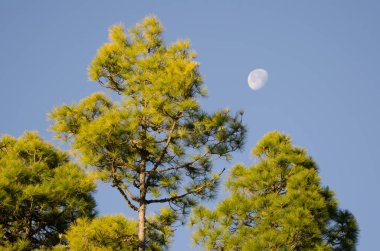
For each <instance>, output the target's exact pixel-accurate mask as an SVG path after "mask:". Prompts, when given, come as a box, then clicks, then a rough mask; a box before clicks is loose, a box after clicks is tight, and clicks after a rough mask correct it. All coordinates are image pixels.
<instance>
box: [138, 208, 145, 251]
mask: <svg viewBox="0 0 380 251" xmlns="http://www.w3.org/2000/svg"><path fill="white" fill-rule="evenodd" d="M145 211H146V204H145V203H140V208H139V251H145V248H146V245H145Z"/></svg>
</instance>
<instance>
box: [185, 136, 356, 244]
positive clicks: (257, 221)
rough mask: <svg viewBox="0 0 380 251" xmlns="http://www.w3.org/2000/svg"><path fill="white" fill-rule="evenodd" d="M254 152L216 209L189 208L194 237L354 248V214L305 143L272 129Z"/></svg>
mask: <svg viewBox="0 0 380 251" xmlns="http://www.w3.org/2000/svg"><path fill="white" fill-rule="evenodd" d="M253 155H254V156H255V157H256V158H257V162H256V163H255V164H254V165H253V166H251V167H246V166H244V165H242V164H238V165H236V166H235V167H234V168H233V169H232V171H231V173H230V175H229V177H228V180H227V188H228V190H229V191H230V195H229V197H227V198H226V199H225V200H223V201H222V202H220V203H219V204H218V205H217V207H216V208H215V209H214V210H210V209H207V208H204V207H198V208H197V209H195V210H194V211H193V215H192V220H191V221H192V224H195V225H196V231H195V232H194V235H193V237H194V240H195V242H196V243H198V244H200V245H202V246H204V247H205V248H206V250H247V251H248V250H258V251H259V250H355V245H356V240H357V234H358V227H357V224H356V221H355V218H354V217H353V215H352V214H351V213H350V212H348V211H342V210H340V209H338V206H337V205H338V203H337V201H336V199H335V198H334V194H333V192H332V191H330V190H329V189H328V188H324V187H322V186H321V183H320V177H319V175H318V172H317V166H316V163H315V162H314V161H313V160H312V158H311V157H310V156H308V155H307V153H306V151H305V150H304V149H302V148H298V147H294V146H293V145H292V143H291V140H290V138H289V137H288V136H286V135H284V134H281V133H278V132H271V133H268V134H267V135H265V136H264V137H263V139H261V140H260V141H259V142H258V144H257V146H256V147H255V148H254V149H253Z"/></svg>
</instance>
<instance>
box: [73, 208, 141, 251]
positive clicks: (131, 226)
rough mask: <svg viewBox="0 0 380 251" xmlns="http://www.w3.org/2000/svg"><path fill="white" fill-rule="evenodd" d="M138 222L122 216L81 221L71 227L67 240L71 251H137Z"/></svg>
mask: <svg viewBox="0 0 380 251" xmlns="http://www.w3.org/2000/svg"><path fill="white" fill-rule="evenodd" d="M136 233H137V222H136V221H133V220H129V219H128V218H126V217H124V216H122V215H115V216H100V217H97V218H94V219H93V220H91V219H86V218H84V219H79V220H77V222H76V223H75V224H74V225H72V226H71V228H70V229H69V231H68V232H67V235H66V238H67V241H68V243H69V247H70V250H74V251H75V250H77V251H95V250H99V251H100V250H102V251H113V250H115V251H117V250H131V251H132V250H136V247H137V246H138V239H137V234H136Z"/></svg>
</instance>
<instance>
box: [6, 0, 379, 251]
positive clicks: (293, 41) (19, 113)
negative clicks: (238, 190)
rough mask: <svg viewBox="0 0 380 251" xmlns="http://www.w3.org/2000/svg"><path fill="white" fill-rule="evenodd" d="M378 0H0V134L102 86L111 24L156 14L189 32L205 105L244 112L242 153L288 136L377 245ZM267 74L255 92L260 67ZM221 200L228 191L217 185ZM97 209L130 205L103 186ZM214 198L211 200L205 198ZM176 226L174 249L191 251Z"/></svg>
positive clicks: (26, 126) (40, 127)
mask: <svg viewBox="0 0 380 251" xmlns="http://www.w3.org/2000/svg"><path fill="white" fill-rule="evenodd" d="M379 13H380V2H379V1H348V0H344V1H343V0H334V1H331V0H329V1H328V0H322V1H301V0H298V1H295V0H288V1H243V0H241V1H211V0H207V1H185V0H183V1H174V0H173V1H138V3H137V1H121V0H120V1H93V0H92V1H89V0H87V1H71V0H67V1H41V0H35V1H17V0H16V1H1V2H0V86H1V89H0V115H1V117H0V118H1V123H0V134H4V133H7V134H11V135H14V136H19V135H21V134H22V133H23V132H24V131H25V130H37V131H39V132H40V134H41V135H42V136H43V137H44V138H45V139H46V140H49V141H51V142H54V143H55V144H56V145H57V146H59V147H63V148H64V147H65V145H63V144H62V143H59V142H57V141H53V139H52V136H53V135H52V134H51V133H49V132H48V131H47V128H48V126H49V122H48V121H47V119H46V113H47V112H49V111H51V109H52V108H53V107H54V106H59V105H61V104H62V103H71V102H74V101H78V100H80V99H81V98H83V97H85V96H87V95H89V94H90V93H92V92H95V91H99V90H101V88H100V87H98V86H97V84H95V83H91V82H89V81H88V80H87V66H88V64H89V62H90V61H91V59H92V58H93V57H94V56H95V53H96V50H97V48H99V47H100V46H101V45H102V44H103V43H104V42H106V41H107V29H108V28H109V27H110V26H111V25H112V24H117V23H124V24H125V25H126V26H127V27H129V26H131V25H134V24H135V23H136V22H139V21H141V20H142V19H143V18H144V17H145V16H146V15H149V14H155V15H157V16H158V17H159V18H160V19H161V21H162V22H163V25H164V27H165V30H166V31H165V35H164V36H165V39H166V41H167V42H168V43H170V42H173V41H174V40H176V39H177V38H189V39H190V40H191V41H192V47H193V48H194V49H195V50H196V51H197V52H198V55H199V57H198V60H199V62H200V63H201V68H200V69H201V72H202V74H203V76H204V78H205V84H206V86H207V88H208V90H209V92H208V94H209V97H208V98H207V99H205V100H202V104H203V105H204V107H205V108H206V109H207V110H210V111H212V110H215V109H218V108H224V107H229V108H231V110H238V109H242V110H244V111H245V115H244V122H245V123H246V125H247V126H248V127H249V134H248V140H247V144H246V147H245V151H244V152H241V153H237V154H235V155H234V159H233V161H232V162H231V163H225V162H222V163H218V165H221V166H225V167H231V166H232V165H233V163H236V162H244V163H246V164H250V163H251V162H252V159H251V158H250V155H249V153H250V149H251V148H252V147H253V146H254V144H255V143H256V142H257V140H258V139H259V138H261V137H262V136H263V135H264V134H265V133H266V132H268V131H271V130H279V131H282V132H286V133H288V134H290V135H291V136H292V138H293V141H294V143H295V144H297V145H299V146H303V147H305V148H307V149H308V151H309V153H310V154H311V155H312V156H313V157H314V159H315V160H316V161H317V163H318V164H319V168H320V174H321V176H322V181H323V184H324V185H329V186H330V187H331V188H332V189H333V190H334V191H335V192H336V194H337V197H338V198H339V201H340V203H341V207H343V208H346V209H349V210H350V211H352V212H353V213H354V215H355V216H356V218H357V219H358V222H359V225H360V230H361V232H360V243H359V250H375V249H376V248H377V247H378V240H377V239H378V226H379V225H380V220H379V217H378V212H380V200H379V199H380V197H379V192H380V189H379V180H380V170H379V167H378V160H377V155H378V152H379V150H380V149H379V148H380V147H379V142H380V132H379V128H380V113H379V107H380V98H379V97H380V87H379V84H380V75H379V58H380V30H379V23H380V15H379ZM259 67H260V68H264V69H266V70H267V71H268V72H269V81H268V83H267V85H266V86H265V87H264V88H263V89H261V90H260V91H258V92H253V91H251V90H250V89H249V88H248V85H247V76H248V73H249V72H250V71H251V70H252V69H254V68H259ZM220 193H221V195H220V196H221V197H223V195H225V192H224V191H223V189H221V190H220ZM96 198H97V201H98V210H99V212H100V213H101V214H106V213H117V212H125V213H128V212H129V211H127V210H125V204H124V203H123V202H122V199H121V198H120V197H119V195H118V194H116V193H114V192H112V191H111V190H110V189H108V188H106V187H104V186H100V187H99V191H98V193H97V195H96ZM209 204H210V205H212V203H209ZM189 234H190V230H189V229H186V228H180V229H179V230H178V231H177V234H176V241H175V243H174V244H173V248H172V250H192V249H193V248H192V247H191V240H190V238H189Z"/></svg>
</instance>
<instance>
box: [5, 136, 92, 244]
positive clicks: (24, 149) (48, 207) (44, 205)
mask: <svg viewBox="0 0 380 251" xmlns="http://www.w3.org/2000/svg"><path fill="white" fill-rule="evenodd" d="M94 189H95V184H94V182H93V180H91V179H90V178H88V177H87V176H86V175H85V174H84V172H83V171H82V170H81V168H79V167H78V166H77V165H76V164H75V163H73V162H71V161H69V158H68V156H67V155H66V154H65V153H64V152H61V151H59V150H57V149H56V148H54V147H53V146H52V145H50V144H48V143H46V142H44V141H43V140H42V139H41V138H39V137H38V135H37V133H34V132H26V133H25V135H23V136H21V137H20V138H18V139H15V138H13V137H11V136H3V137H2V138H1V139H0V246H1V247H3V249H7V248H8V249H9V250H30V249H31V248H38V247H51V246H53V245H55V244H57V243H58V242H59V234H60V233H63V232H64V231H65V230H66V229H67V228H68V227H69V225H70V223H71V222H73V221H74V220H75V219H77V218H78V217H82V216H88V217H91V216H92V215H93V214H94V211H93V210H94V207H95V202H94V199H93V198H92V195H91V194H92V192H93V191H94Z"/></svg>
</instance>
